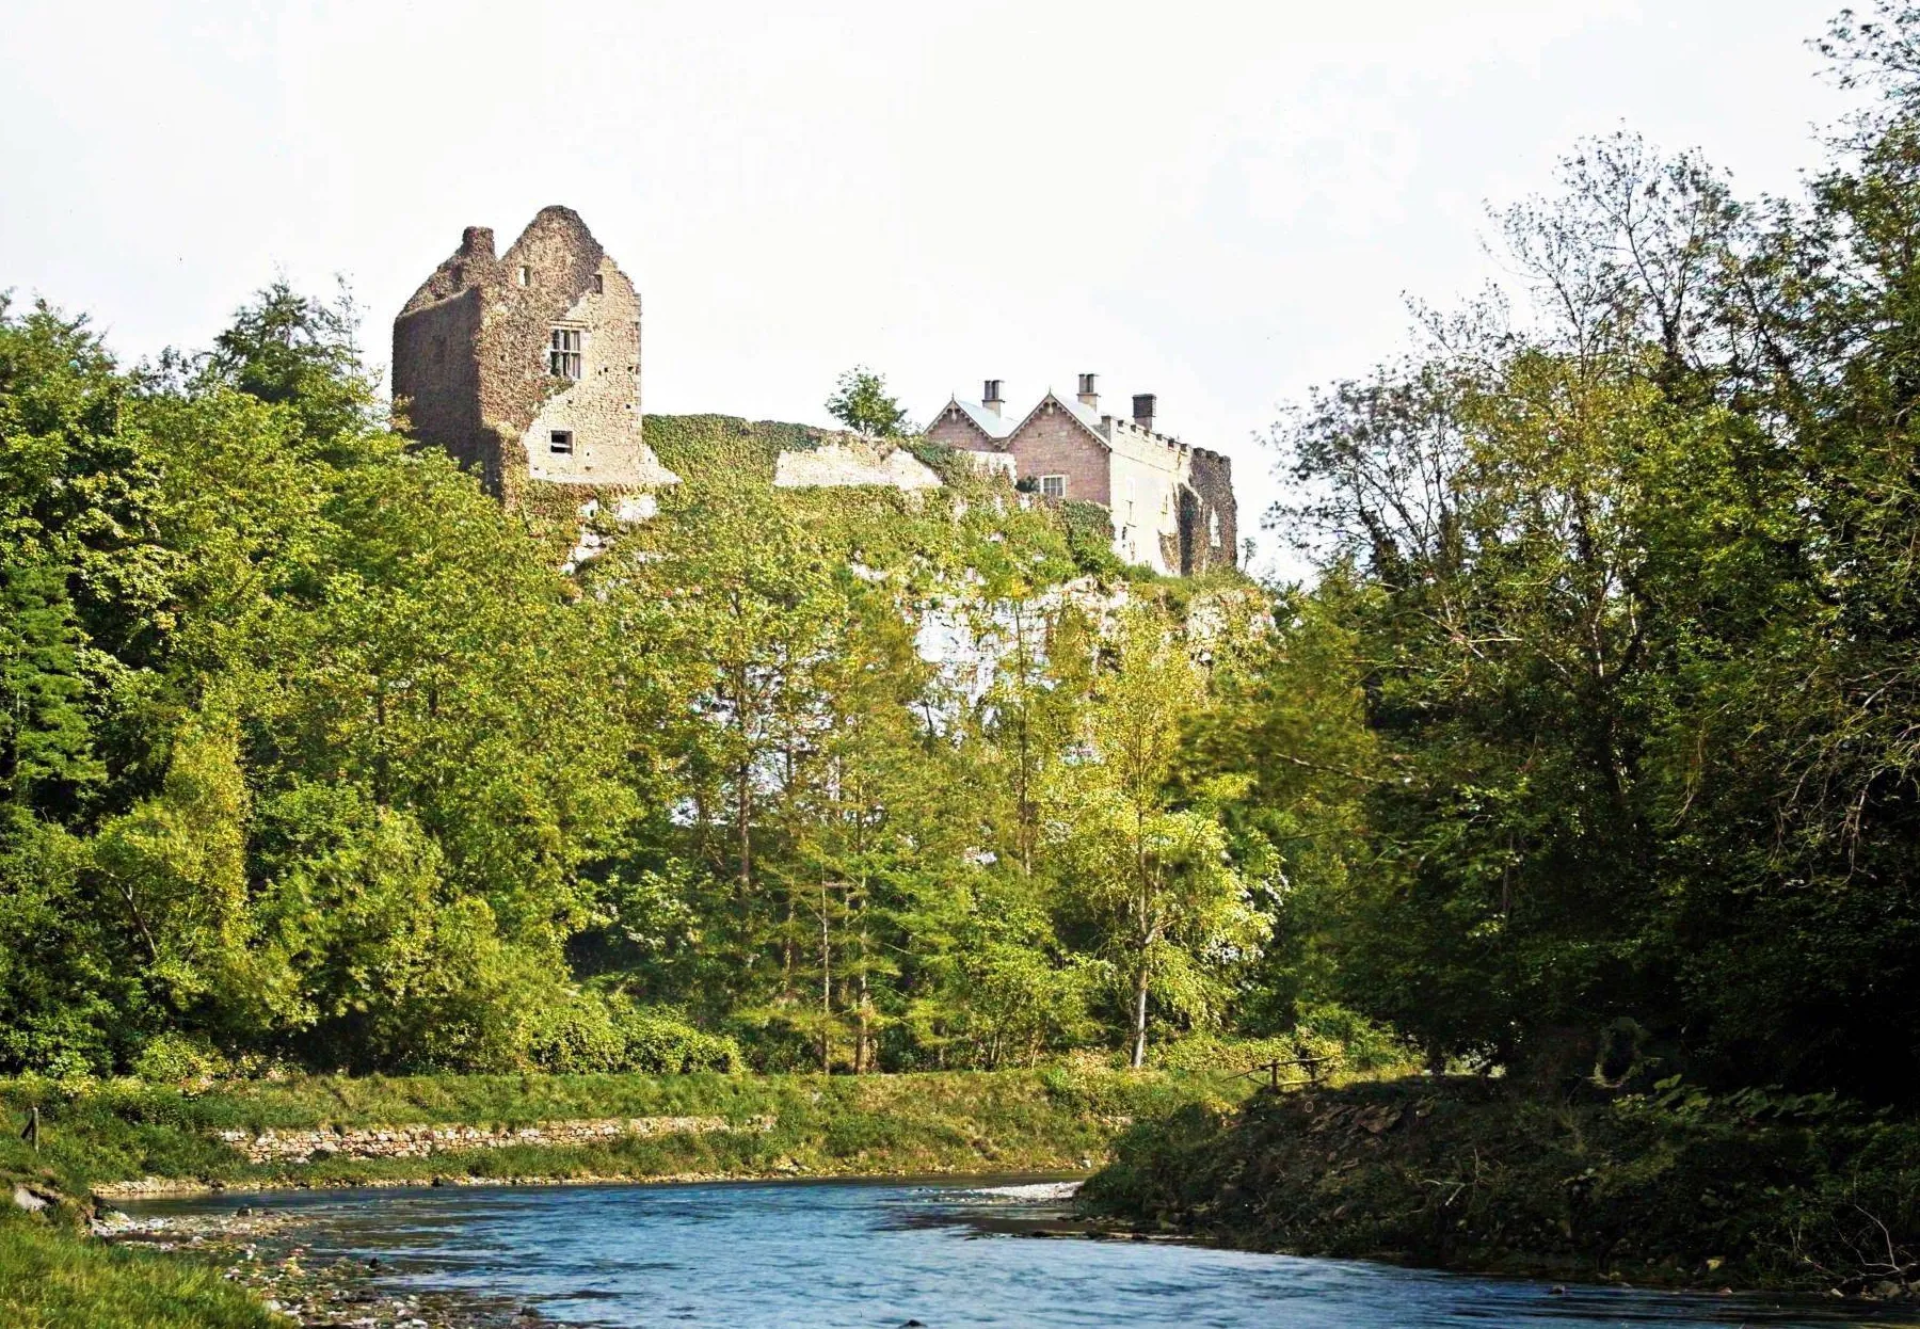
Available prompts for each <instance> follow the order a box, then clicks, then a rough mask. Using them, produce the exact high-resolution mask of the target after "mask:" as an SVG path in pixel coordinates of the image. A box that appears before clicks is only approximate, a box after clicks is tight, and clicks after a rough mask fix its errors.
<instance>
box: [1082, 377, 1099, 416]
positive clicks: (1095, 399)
mask: <svg viewBox="0 0 1920 1329" xmlns="http://www.w3.org/2000/svg"><path fill="white" fill-rule="evenodd" d="M1098 377H1099V376H1098V375H1097V374H1082V375H1080V404H1081V405H1082V406H1084V407H1086V408H1087V409H1088V410H1089V411H1098V410H1099V409H1100V390H1099V388H1098V387H1097V386H1096V384H1095V381H1094V380H1095V379H1097V378H1098Z"/></svg>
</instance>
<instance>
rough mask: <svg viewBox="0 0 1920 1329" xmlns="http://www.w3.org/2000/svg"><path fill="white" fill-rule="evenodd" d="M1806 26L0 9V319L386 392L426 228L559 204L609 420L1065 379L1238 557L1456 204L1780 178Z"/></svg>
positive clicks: (918, 9) (1039, 10) (1679, 15)
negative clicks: (1635, 145)
mask: <svg viewBox="0 0 1920 1329" xmlns="http://www.w3.org/2000/svg"><path fill="white" fill-rule="evenodd" d="M1837 7H1838V0H1834V2H1833V3H1824V2H1821V0H1344V2H1334V3H1315V4H1307V3H1301V2H1300V0H1266V3H1258V4H1255V3H1243V4H1225V3H1212V2H1211V0H1187V2H1186V3H1178V4H1170V3H1161V4H1152V5H1132V4H1125V3H1115V2H1114V0H1104V2H1102V3H1050V2H1049V0H1023V2H1022V3H1017V4H1014V3H968V0H950V2H949V3H945V4H937V5H934V4H903V3H900V2H899V0H892V2H890V3H871V4H861V3H843V4H805V3H785V4H780V3H766V4H739V3H728V2H726V0H718V2H710V3H704V4H684V3H683V4H660V3H653V2H652V0H573V2H572V3H566V2H563V0H543V2H542V3H518V4H499V5H483V4H473V3H466V4H461V3H450V2H440V0H434V2H430V3H406V2H404V0H378V2H375V3H358V2H355V3H311V2H309V3H300V2H297V0H283V2H282V3H267V2H265V0H262V2H261V3H254V4H246V3H237V2H235V0H206V2H204V3H178V2H176V3H165V2H156V0H142V2H140V3H90V4H89V3H73V2H71V0H69V2H68V3H58V4H54V3H40V2H38V0H0V68H4V69H5V71H6V74H5V77H4V79H0V289H6V288H11V289H12V290H13V291H14V293H15V296H16V298H21V297H28V296H32V295H44V296H46V297H47V298H48V299H49V300H51V301H53V302H55V303H56V304H58V305H60V306H63V307H65V308H66V309H68V310H86V311H89V312H91V313H92V314H93V315H94V316H95V318H96V320H97V321H98V323H99V324H100V325H101V326H102V327H104V328H105V329H106V330H107V331H108V332H109V334H110V339H111V344H112V345H113V346H114V348H115V349H116V350H117V351H118V352H119V353H120V354H121V355H122V357H123V358H125V359H128V360H132V359H136V358H138V357H140V356H142V355H147V354H151V353H153V352H155V351H157V350H159V349H160V348H161V347H163V346H166V345H169V344H172V345H180V346H187V347H199V346H203V345H205V344H206V342H207V340H208V339H209V338H210V337H211V336H212V335H213V334H214V333H215V332H217V331H218V330H219V329H220V328H221V327H222V326H223V325H224V322H225V320H226V318H227V316H228V315H229V314H230V312H231V311H232V310H233V308H234V307H235V306H236V305H238V304H239V303H240V302H241V301H242V300H244V299H245V298H246V296H247V294H248V293H249V292H250V291H252V290H254V289H257V288H258V287H259V286H261V285H262V284H264V283H266V282H267V281H269V280H271V279H272V278H273V277H274V275H275V274H276V273H277V272H284V273H285V274H286V275H287V276H288V277H290V278H291V279H292V280H293V281H294V282H296V283H297V284H299V285H301V286H303V287H306V288H309V289H312V290H316V291H325V290H327V289H328V288H329V287H330V285H331V280H332V276H333V274H335V273H340V274H344V275H345V276H347V277H348V278H349V279H350V280H351V282H352V283H353V286H354V288H355V290H356V292H357V293H358V296H359V298H360V300H361V301H362V303H363V304H364V305H365V307H366V310H367V315H368V324H367V327H366V329H365V340H366V343H367V346H368V348H369V351H370V352H371V354H372V356H373V358H374V359H376V360H377V361H379V362H381V363H383V364H384V363H385V361H386V358H387V346H388V336H389V332H388V330H389V326H390V324H391V321H392V318H393V315H394V313H395V312H396V311H397V310H398V309H399V307H400V305H401V304H402V302H404V301H405V300H406V298H407V297H408V295H410V294H411V293H412V291H413V288H414V287H415V286H416V285H417V284H418V283H419V281H420V280H421V279H422V278H424V277H425V276H426V274H427V273H428V272H430V271H431V270H432V268H433V267H434V265H435V264H436V263H438V262H439V261H440V260H441V259H442V258H444V257H446V255H447V254H448V253H449V252H451V251H452V249H453V248H454V246H455V245H456V244H457V243H458V241H459V238H460V231H461V228H462V227H464V226H469V225H484V226H491V227H493V228H494V230H495V232H496V234H497V236H498V238H499V243H500V245H501V246H502V247H504V246H505V245H506V244H508V243H509V242H510V241H511V240H512V238H513V237H514V236H515V235H516V234H518V232H519V230H520V228H521V227H523V226H524V225H525V224H526V223H527V221H528V220H529V219H531V217H532V216H533V214H534V212H535V211H536V210H537V209H539V208H540V207H541V206H542V205H545V204H548V203H564V204H567V205H569V206H571V207H573V208H575V209H576V210H578V211H579V212H580V213H581V214H582V215H583V216H584V217H585V219H586V221H587V223H588V225H589V226H591V227H592V228H593V230H594V232H595V234H596V235H598V236H599V238H600V240H601V241H602V243H604V244H605V245H606V246H607V247H608V249H609V250H610V251H611V252H612V254H613V256H614V258H615V259H616V260H617V261H618V262H619V263H620V264H621V266H622V267H623V268H625V269H626V271H627V272H629V273H631V274H632V275H633V276H634V277H635V279H636V280H637V282H638V283H639V286H640V288H641V291H642V294H643V297H644V299H645V302H646V332H645V338H646V344H645V360H646V363H645V375H644V382H643V393H644V400H645V405H646V408H647V409H648V410H649V411H659V412H687V411H719V412H726V413H729V414H735V415H744V416H748V417H750V418H756V419H758V418H775V419H782V420H803V421H814V422H820V421H824V418H825V412H824V410H823V408H822V402H823V401H824V399H825V398H826V396H827V393H828V391H829V390H830V388H831V386H832V382H833V379H834V377H835V375H836V374H837V373H838V372H839V371H840V370H842V369H844V368H846V367H848V366H849V365H852V364H854V363H856V362H865V363H868V364H871V365H873V366H874V367H875V368H877V369H879V370H880V371H881V372H883V373H884V374H886V375H887V377H888V379H889V381H890V382H891V383H892V384H893V386H894V387H895V388H896V389H897V390H898V391H899V392H900V394H901V395H902V397H903V398H904V400H905V401H906V403H907V404H908V405H909V406H910V408H911V409H912V411H913V412H914V414H915V416H916V417H917V418H922V419H924V418H925V417H926V416H928V415H929V414H931V413H932V412H933V411H934V410H935V409H937V408H938V407H939V406H940V405H941V404H942V403H943V402H944V401H945V400H946V398H947V395H948V394H949V393H950V392H958V393H959V394H960V395H961V396H977V395H978V393H979V387H980V380H982V379H984V378H989V377H992V378H1001V379H1004V380H1005V381H1006V384H1007V392H1008V396H1009V399H1010V402H1011V403H1012V404H1013V405H1014V406H1015V407H1017V408H1020V409H1024V408H1025V407H1026V406H1027V405H1028V404H1030V403H1031V402H1032V401H1033V400H1034V399H1036V398H1037V397H1038V395H1039V394H1040V393H1041V392H1042V391H1044V390H1045V389H1046V388H1047V387H1049V386H1053V387H1055V388H1057V389H1059V390H1060V391H1061V392H1062V393H1065V392H1070V391H1071V390H1072V388H1073V383H1074V375H1075V374H1076V373H1077V372H1080V371H1083V370H1090V371H1095V372H1098V373H1099V374H1100V375H1101V388H1102V391H1103V394H1105V398H1106V400H1105V402H1104V403H1103V406H1104V407H1105V408H1107V409H1112V410H1114V411H1115V412H1116V413H1123V412H1124V411H1125V410H1126V409H1127V407H1126V398H1127V397H1128V396H1129V395H1130V394H1132V393H1135V392H1155V393H1158V394H1159V398H1160V418H1161V421H1162V427H1163V428H1165V429H1167V430H1169V431H1171V432H1173V433H1176V434H1178V435H1179V436H1180V437H1182V438H1184V439H1186V440H1187V441H1189V442H1193V443H1199V444H1203V445H1206V446H1210V447H1214V448H1218V449H1220V450H1223V451H1225V452H1227V453H1228V454H1230V455H1231V456H1232V457H1233V459H1234V463H1235V469H1236V482H1237V486H1238V489H1239V493H1240V503H1241V520H1242V528H1243V530H1248V531H1251V530H1253V529H1254V527H1255V524H1256V520H1257V517H1258V514H1259V512H1260V511H1261V509H1262V508H1264V506H1265V504H1266V503H1267V502H1268V501H1269V500H1270V498H1271V497H1272V494H1273V492H1274V487H1273V484H1272V482H1271V480H1270V478H1269V477H1268V475H1267V472H1268V470H1269V469H1270V459H1269V458H1268V457H1267V456H1266V455H1265V453H1264V451H1263V450H1262V449H1261V448H1260V447H1259V446H1258V445H1257V444H1256V442H1255V441H1254V440H1255V436H1256V435H1257V434H1260V433H1262V432H1264V430H1265V429H1266V427H1267V425H1268V424H1269V423H1270V422H1271V421H1272V420H1273V418H1274V415H1275V408H1276V405H1277V404H1278V403H1280V402H1282V401H1284V400H1288V399H1291V398H1294V397H1297V396H1298V395H1300V394H1301V393H1302V392H1304V390H1305V389H1306V388H1307V386H1308V385H1310V384H1313V383H1316V382H1322V381H1325V380H1327V379H1329V378H1332V377H1336V376H1341V375H1346V374H1352V373H1358V372H1361V371H1363V370H1364V369H1365V368H1366V367H1367V366H1368V365H1369V364H1371V363H1372V362H1374V361H1375V360H1378V359H1380V358H1381V357H1383V356H1386V355H1390V354H1393V353H1395V352H1397V351H1399V350H1400V349H1402V348H1403V347H1404V346H1405V345H1406V331H1405V330H1406V326H1407V317H1406V313H1405V307H1404V304H1403V295H1405V294H1414V295H1418V296H1420V297H1422V298H1425V299H1427V300H1429V301H1433V302H1437V303H1440V304H1443V305H1444V304H1447V303H1449V302H1452V301H1454V300H1457V299H1458V298H1460V297H1461V296H1463V295H1465V294H1467V293H1470V292H1471V291H1472V290H1474V289H1475V288H1477V287H1479V286H1480V285H1481V284H1482V283H1483V282H1484V281H1485V280H1486V279H1488V278H1489V277H1490V276H1492V275H1493V268H1492V266H1491V265H1490V263H1489V262H1488V260H1487V259H1486V257H1485V255H1484V253H1483V252H1482V248H1481V245H1482V241H1483V239H1484V238H1485V237H1486V236H1487V234H1488V232H1489V227H1488V224H1487V220H1486V214H1485V206H1486V205H1487V204H1488V203H1493V204H1503V203H1506V202H1511V201H1513V200H1514V199H1516V198H1518V197H1520V196H1522V195H1524V194H1526V193H1528V192H1531V191H1535V190H1539V189H1542V188H1544V187H1546V185H1547V184H1548V182H1549V180H1550V176H1551V172H1552V168H1553V164H1554V161H1555V159H1556V157H1557V156H1559V155H1560V154H1561V153H1563V152H1564V151H1566V150H1567V149H1568V148H1569V147H1570V146H1571V145H1572V144H1573V142H1574V140H1575V139H1576V138H1578V137H1579V136H1581V135H1583V134H1591V133H1602V132H1607V131H1610V130H1612V129H1614V128H1617V127H1620V126H1621V125H1623V124H1624V125H1625V126H1627V127H1630V128H1633V129H1637V130H1639V131H1641V132H1643V133H1644V134H1646V135H1647V136H1648V137H1649V138H1650V139H1652V140H1654V141H1655V142H1656V143H1658V144H1660V145H1662V146H1665V147H1670V148H1677V147H1700V148H1702V149H1704V150H1705V151H1706V152H1707V153H1708V155H1709V156H1710V157H1712V158H1713V159H1714V160H1715V161H1717V162H1719V163H1721V164H1722V165H1724V166H1725V167H1727V168H1728V169H1730V170H1731V171H1732V172H1733V173H1734V176H1735V183H1736V186H1737V187H1738V188H1739V189H1740V190H1741V191H1742V192H1744V193H1750V194H1751V193H1759V192H1783V191H1791V190H1795V189H1797V187H1798V179H1799V172H1800V171H1801V170H1802V169H1803V168H1805V167H1808V166H1810V165H1812V164H1814V163H1815V162H1816V161H1817V160H1818V147H1817V143H1816V141H1815V134H1814V128H1815V126H1816V125H1817V124H1825V123H1827V122H1830V121H1831V120H1832V119H1833V118H1834V117H1835V115H1836V114H1837V113H1838V111H1839V110H1840V108H1841V103H1840V98H1839V94H1837V93H1835V92H1834V91H1833V90H1832V89H1831V88H1829V87H1828V86H1827V85H1826V84H1825V83H1824V82H1822V81H1820V80H1818V79H1817V78H1816V77H1815V75H1816V71H1817V70H1818V68H1819V61H1818V59H1817V57H1815V56H1814V55H1813V54H1812V53H1811V52H1810V51H1809V50H1808V49H1807V47H1806V44H1805V43H1806V41H1807V39H1809V38H1811V37H1814V36H1815V35H1817V34H1818V33H1819V32H1820V31H1821V30H1822V29H1823V27H1824V25H1825V22H1826V20H1827V18H1828V17H1829V16H1830V14H1831V12H1832V10H1833V9H1835V8H1837ZM1261 543H1262V546H1263V549H1266V550H1271V549H1272V548H1273V546H1274V544H1275V541H1274V539H1273V537H1271V536H1267V535H1264V534H1263V535H1262V536H1261ZM1263 561H1264V560H1263Z"/></svg>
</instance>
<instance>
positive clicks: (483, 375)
mask: <svg viewBox="0 0 1920 1329" xmlns="http://www.w3.org/2000/svg"><path fill="white" fill-rule="evenodd" d="M640 346H641V341H640V294H639V292H638V291H637V290H636V289H635V288H634V285H633V282H632V280H631V279H630V278H629V277H628V276H627V275H626V273H624V272H623V271H621V269H620V267H619V265H618V264H616V263H615V262H614V261H613V259H612V258H611V257H610V256H609V255H608V254H607V252H606V251H605V249H603V248H602V247H601V245H600V243H599V241H597V240H595V239H594V237H593V233H592V232H591V231H589V230H588V229H587V226H586V223H585V222H583V221H582V220H581V219H580V216H579V214H578V213H576V212H574V211H573V210H572V209H570V208H563V207H549V208H543V209H541V211H540V213H539V214H538V215H537V216H536V217H534V219H533V221H532V222H530V223H529V224H528V226H527V228H526V230H525V231H523V232H521V234H520V237H519V239H517V240H515V241H514V242H513V244H512V245H511V246H510V247H508V249H507V250H506V252H505V253H501V254H496V253H495V251H494V239H493V232H492V231H491V230H490V229H488V228H486V227H480V226H473V227H468V228H467V230H466V231H465V233H464V234H463V236H462V238H461V243H460V247H459V248H458V249H457V250H455V251H454V253H453V255H452V256H451V257H449V258H447V259H446V260H445V261H443V262H442V263H441V264H440V265H439V266H438V267H437V268H435V269H434V271H433V273H432V274H431V275H430V276H429V277H428V278H427V280H426V281H425V282H423V283H422V284H421V286H420V289H419V290H418V291H416V292H415V293H414V295H413V298H412V299H411V300H409V301H408V302H407V304H406V307H405V308H403V309H402V310H401V311H400V315H399V317H398V318H396V319H395V320H394V325H393V390H394V397H395V400H396V406H397V408H398V414H399V416H400V420H401V423H402V424H403V426H404V427H405V429H406V430H407V432H408V433H409V434H410V435H411V436H412V437H414V438H416V439H418V440H420V441H421V442H422V443H427V444H431V445H433V446H436V447H441V448H444V449H446V450H447V451H448V452H449V453H451V454H452V455H453V456H454V457H455V458H457V459H458V460H459V461H460V463H461V464H462V465H463V466H466V467H468V468H470V469H474V470H477V471H479V472H480V474H481V476H482V479H483V481H484V483H485V484H486V485H487V487H488V489H489V490H490V491H491V492H493V493H494V494H496V495H498V496H500V497H503V498H509V499H511V498H512V496H513V495H514V494H516V493H518V492H520V489H521V486H522V485H523V484H524V483H525V482H527V481H545V482H549V483H552V484H558V485H566V486H570V487H576V488H582V489H588V490H594V491H600V490H635V489H656V488H659V487H660V486H663V485H671V484H675V483H678V477H677V476H675V475H674V474H673V473H672V472H671V471H668V470H667V469H666V468H665V467H664V466H662V465H661V464H660V461H659V459H658V458H657V457H655V456H654V454H653V450H652V449H651V448H649V447H648V446H647V445H646V442H645V439H644V436H643V423H642V417H641V399H640V369H641V359H640Z"/></svg>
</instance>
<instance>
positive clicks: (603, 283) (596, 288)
mask: <svg viewBox="0 0 1920 1329" xmlns="http://www.w3.org/2000/svg"><path fill="white" fill-rule="evenodd" d="M593 293H594V294H595V295H605V294H606V293H607V278H606V275H605V274H604V273H599V272H596V273H594V274H593Z"/></svg>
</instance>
